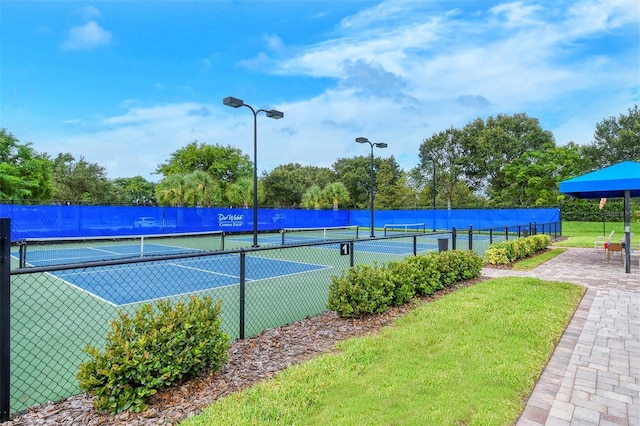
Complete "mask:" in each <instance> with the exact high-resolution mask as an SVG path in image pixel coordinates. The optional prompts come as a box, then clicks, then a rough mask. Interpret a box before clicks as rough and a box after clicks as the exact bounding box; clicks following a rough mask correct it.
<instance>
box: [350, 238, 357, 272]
mask: <svg viewBox="0 0 640 426" xmlns="http://www.w3.org/2000/svg"><path fill="white" fill-rule="evenodd" d="M355 246H356V245H355V244H354V243H353V240H352V241H349V266H350V267H352V268H353V266H354V265H355V260H354V257H353V249H354V248H355Z"/></svg>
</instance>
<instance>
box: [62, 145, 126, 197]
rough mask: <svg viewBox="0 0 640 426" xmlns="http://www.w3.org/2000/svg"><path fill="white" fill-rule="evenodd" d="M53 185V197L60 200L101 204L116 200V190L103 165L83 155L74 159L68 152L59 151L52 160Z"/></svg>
mask: <svg viewBox="0 0 640 426" xmlns="http://www.w3.org/2000/svg"><path fill="white" fill-rule="evenodd" d="M53 185H54V188H55V192H54V194H53V197H54V198H55V199H56V200H60V201H69V202H72V203H78V202H92V203H101V204H108V203H114V202H117V201H118V195H117V191H116V189H115V188H114V186H113V183H112V182H111V181H110V180H109V179H108V178H107V176H106V169H105V168H104V167H102V166H100V165H98V164H97V163H90V162H88V161H86V160H85V159H84V157H80V159H79V160H77V161H76V159H75V158H74V156H73V155H71V154H69V153H64V154H63V153H60V154H58V156H57V157H56V158H55V160H53Z"/></svg>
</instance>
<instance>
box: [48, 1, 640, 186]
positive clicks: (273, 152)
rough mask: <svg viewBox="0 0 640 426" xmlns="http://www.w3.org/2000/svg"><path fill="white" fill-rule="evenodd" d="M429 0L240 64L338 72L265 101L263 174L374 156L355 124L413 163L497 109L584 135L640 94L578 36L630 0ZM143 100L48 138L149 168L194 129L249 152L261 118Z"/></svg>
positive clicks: (631, 72)
mask: <svg viewBox="0 0 640 426" xmlns="http://www.w3.org/2000/svg"><path fill="white" fill-rule="evenodd" d="M424 3H427V2H415V1H408V2H400V1H391V2H383V3H380V4H378V5H376V6H374V7H372V8H370V9H367V10H363V11H362V12H360V13H358V14H356V15H354V16H352V17H349V18H346V19H344V20H343V21H342V22H341V25H340V26H339V28H338V29H337V32H336V33H335V34H334V38H332V39H328V40H326V41H324V42H322V43H318V44H314V45H310V46H306V47H305V46H302V47H301V48H300V49H301V50H298V53H297V54H296V55H295V56H293V57H289V58H286V59H282V60H280V61H278V59H277V58H272V57H270V56H268V55H267V54H266V53H260V54H258V55H257V56H255V57H254V58H253V59H248V60H246V61H244V62H242V65H244V66H247V67H252V68H254V69H260V70H264V69H265V66H266V65H269V66H270V67H269V69H272V67H271V66H275V67H276V68H275V69H276V72H277V74H279V75H292V76H302V77H305V78H308V77H312V78H315V77H319V78H327V77H329V78H331V79H333V83H332V84H329V85H328V86H326V87H325V89H324V91H321V92H320V94H319V95H317V96H314V97H313V98H309V99H303V100H298V101H296V102H282V103H281V104H279V105H269V106H270V107H273V108H275V109H278V110H281V111H283V112H284V113H285V117H284V119H283V120H268V119H266V118H265V117H264V116H263V115H261V116H260V117H259V119H258V126H259V132H258V133H259V143H258V169H259V172H262V171H263V170H267V171H270V170H272V169H273V168H274V167H276V166H278V165H281V164H286V163H290V162H298V163H301V164H304V165H315V166H324V167H329V166H331V164H332V163H333V162H334V161H335V160H336V159H338V158H341V157H351V156H355V155H359V156H360V155H361V156H365V155H368V150H367V149H364V148H365V147H363V146H362V145H359V144H356V143H355V141H354V138H355V137H356V136H365V137H368V138H369V139H370V140H372V141H374V142H387V143H388V144H389V148H388V149H386V150H381V151H380V152H376V155H379V156H384V157H388V156H391V155H393V156H394V157H395V158H396V160H397V161H398V163H399V164H400V166H401V167H402V168H403V169H405V170H409V169H411V168H413V167H415V166H416V165H417V163H418V148H419V146H420V144H421V143H422V142H423V140H424V139H425V138H428V137H430V136H431V135H433V134H435V133H437V132H439V131H441V130H444V129H446V128H448V127H451V126H454V127H462V126H464V125H465V124H467V123H468V122H469V121H472V120H473V119H475V118H477V117H487V116H489V115H496V114H499V113H504V114H514V113H519V112H526V113H527V114H528V115H529V116H531V117H535V118H540V121H541V125H542V126H543V127H544V128H545V129H548V130H552V131H553V132H554V135H555V137H556V141H557V142H558V143H559V144H564V143H566V142H568V141H570V140H573V141H575V142H577V143H587V142H589V141H590V137H591V135H592V134H593V129H594V127H595V124H596V123H598V122H599V121H600V120H601V119H602V118H603V117H606V116H610V115H615V114H618V113H622V112H624V111H625V110H626V108H627V107H629V106H631V105H627V104H626V102H629V101H630V100H631V99H633V98H634V96H635V99H637V96H638V93H637V90H636V92H634V93H629V87H636V88H637V87H638V86H637V84H638V83H637V75H638V68H637V66H636V67H635V69H634V68H633V66H632V67H628V66H627V67H625V66H620V62H619V61H627V63H632V62H633V61H632V60H631V59H629V58H626V57H622V58H621V57H616V56H615V53H616V52H609V51H608V50H607V49H600V50H598V52H597V53H593V54H590V53H588V51H587V50H586V49H584V48H583V46H582V45H583V44H588V43H589V42H590V41H591V40H592V39H593V38H595V37H599V36H603V37H604V36H610V35H611V34H610V31H611V30H612V29H614V28H619V27H621V26H622V25H629V24H630V23H631V24H633V22H634V19H635V20H636V21H637V20H638V15H639V10H638V9H639V8H640V6H638V3H636V2H635V0H634V1H633V2H631V1H622V0H611V1H600V2H596V1H592V0H588V1H583V2H568V3H566V4H565V3H560V4H558V5H556V4H555V3H554V4H551V3H546V2H536V3H530V2H528V1H524V0H523V1H519V2H511V3H503V4H500V5H498V6H495V7H493V8H492V9H485V10H479V11H475V12H474V13H473V16H471V17H470V16H469V15H465V14H464V13H463V12H462V11H458V10H444V11H443V10H439V11H433V10H425V5H424ZM443 4H444V5H445V6H446V5H447V4H448V3H447V2H444V3H443ZM567 5H569V6H567ZM627 15H630V16H631V17H629V16H627ZM96 25H97V24H96ZM589 26H591V27H590V28H587V27H589ZM103 31H104V30H103ZM264 37H265V38H264V41H265V42H266V48H265V51H269V52H270V53H274V52H275V53H282V52H285V53H286V52H288V48H287V46H285V45H284V43H283V41H282V39H280V37H278V36H275V35H267V36H264ZM276 56H277V57H282V56H278V55H276ZM635 58H637V54H636V57H635ZM214 62H215V61H212V62H209V59H205V60H203V62H202V64H203V65H204V66H207V67H208V66H211V65H212V64H213V63H214ZM156 87H157V88H161V87H162V86H161V85H157V86H156ZM595 92H607V93H606V96H605V97H606V99H608V100H607V101H606V105H603V102H602V101H600V102H597V101H595V99H594V100H593V101H592V100H591V96H590V95H591V94H594V93H595ZM576 94H578V95H579V96H576ZM599 95H602V93H599ZM294 97H295V98H296V99H299V97H297V96H294ZM189 98H190V99H193V98H194V97H193V95H192V94H190V95H189ZM283 98H285V99H286V97H285V96H284V95H283ZM598 99H603V97H599V98H598ZM141 104H142V103H140V104H139V103H137V102H135V103H134V102H131V103H126V104H123V106H124V107H125V108H126V112H125V113H123V114H121V115H118V116H112V117H109V118H107V119H105V120H103V121H102V122H100V123H97V124H93V125H92V127H91V129H92V132H91V133H86V134H80V135H77V136H75V137H71V138H69V137H65V138H59V140H57V141H55V142H54V144H53V145H52V146H60V148H59V150H60V151H62V152H72V153H74V155H76V156H78V157H79V156H80V155H84V156H85V158H86V159H87V160H88V161H95V162H98V163H100V164H104V165H105V166H106V167H107V170H108V172H109V175H110V176H111V177H119V176H133V175H136V174H140V175H143V176H144V177H146V178H150V179H152V180H157V179H158V176H157V175H152V174H151V172H153V170H155V168H156V167H157V166H158V164H160V163H162V162H164V161H166V160H167V159H168V158H169V156H170V154H171V153H172V152H174V151H175V150H177V149H179V148H181V147H184V146H185V145H186V144H188V143H190V142H193V141H194V140H198V141H200V142H204V143H209V144H216V143H218V144H222V145H232V146H234V147H237V148H238V149H240V150H241V151H242V152H243V153H245V154H248V155H252V153H253V131H252V130H253V119H252V117H251V114H248V112H246V111H245V112H244V113H240V112H239V111H235V112H234V111H233V110H231V109H229V108H226V107H224V106H222V105H220V104H219V103H216V104H204V103H197V102H184V103H175V104H163V105H156V106H140V105H141ZM620 105H623V106H622V108H620ZM545 117H546V118H545ZM545 120H546V121H545ZM90 155H91V157H90Z"/></svg>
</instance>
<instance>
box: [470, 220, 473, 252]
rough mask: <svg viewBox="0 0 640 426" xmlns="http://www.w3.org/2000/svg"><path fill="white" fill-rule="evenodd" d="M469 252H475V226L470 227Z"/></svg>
mask: <svg viewBox="0 0 640 426" xmlns="http://www.w3.org/2000/svg"><path fill="white" fill-rule="evenodd" d="M469 250H473V225H469Z"/></svg>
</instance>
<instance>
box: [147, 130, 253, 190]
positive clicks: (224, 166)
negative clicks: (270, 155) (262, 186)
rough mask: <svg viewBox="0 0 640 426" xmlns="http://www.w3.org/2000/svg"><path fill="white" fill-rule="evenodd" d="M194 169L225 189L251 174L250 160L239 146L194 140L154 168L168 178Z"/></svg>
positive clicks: (251, 165) (251, 164)
mask: <svg viewBox="0 0 640 426" xmlns="http://www.w3.org/2000/svg"><path fill="white" fill-rule="evenodd" d="M196 170H200V171H203V172H206V173H207V174H209V175H210V176H211V177H212V178H213V180H214V181H216V182H219V183H220V186H221V187H222V188H224V187H225V186H226V184H229V183H233V182H235V181H237V180H238V179H240V178H242V177H247V176H253V163H252V162H251V160H250V159H249V156H248V155H245V154H243V153H242V151H241V150H239V149H238V148H234V147H232V146H226V147H224V146H221V145H217V144H216V145H208V144H205V143H198V141H195V142H192V143H190V144H188V145H187V146H185V147H184V148H180V149H178V150H177V151H175V152H173V153H172V154H171V157H170V158H169V159H168V160H167V161H166V162H164V163H162V164H160V165H159V166H158V167H157V169H156V173H159V174H162V175H163V176H165V177H167V176H169V175H173V174H183V175H186V174H189V173H192V172H195V171H196Z"/></svg>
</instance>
